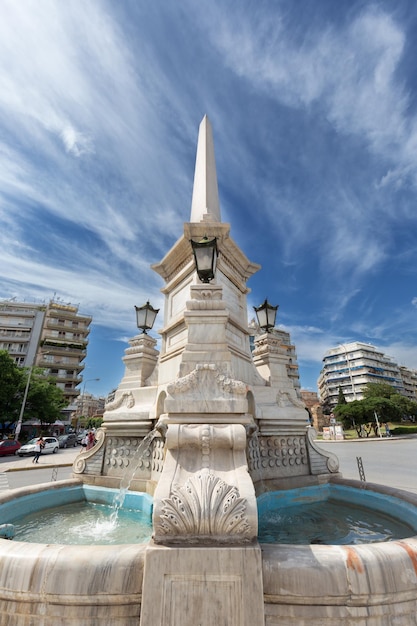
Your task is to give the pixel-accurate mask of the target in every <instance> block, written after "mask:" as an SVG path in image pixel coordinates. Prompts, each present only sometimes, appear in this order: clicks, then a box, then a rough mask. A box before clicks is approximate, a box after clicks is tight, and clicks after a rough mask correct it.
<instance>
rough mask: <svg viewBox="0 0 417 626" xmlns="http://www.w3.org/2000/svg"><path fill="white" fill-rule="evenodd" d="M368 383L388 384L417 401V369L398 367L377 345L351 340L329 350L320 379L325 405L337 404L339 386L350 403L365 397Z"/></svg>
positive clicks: (322, 400) (322, 401) (325, 356)
mask: <svg viewBox="0 0 417 626" xmlns="http://www.w3.org/2000/svg"><path fill="white" fill-rule="evenodd" d="M367 383H388V384H390V385H391V386H392V387H393V388H394V389H395V390H396V391H398V392H399V393H401V394H402V395H405V396H407V397H409V398H411V399H412V400H417V371H415V370H410V369H408V368H406V367H404V366H399V365H398V364H397V363H396V362H395V361H394V359H392V358H391V357H389V356H387V355H386V354H384V353H383V352H381V351H380V350H378V349H377V348H375V346H372V345H370V344H367V343H360V342H352V343H347V344H340V345H339V346H336V347H335V348H331V349H330V350H328V351H327V352H326V354H325V355H324V357H323V369H322V370H321V372H320V376H319V379H318V388H319V395H320V401H321V403H322V404H323V403H328V404H329V405H330V406H335V405H336V404H337V401H338V396H339V388H341V389H342V391H343V394H344V396H345V399H346V401H347V402H351V401H352V400H362V399H363V393H362V390H363V388H364V386H365V385H366V384H367Z"/></svg>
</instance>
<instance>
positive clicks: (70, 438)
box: [58, 433, 78, 448]
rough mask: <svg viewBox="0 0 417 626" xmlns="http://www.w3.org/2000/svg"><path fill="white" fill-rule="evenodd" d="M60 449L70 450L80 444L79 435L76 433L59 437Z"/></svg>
mask: <svg viewBox="0 0 417 626" xmlns="http://www.w3.org/2000/svg"><path fill="white" fill-rule="evenodd" d="M58 442H59V447H60V448H69V447H71V446H73V447H74V448H75V446H76V445H77V444H78V441H77V435H76V434H75V433H68V434H67V435H61V436H60V437H58Z"/></svg>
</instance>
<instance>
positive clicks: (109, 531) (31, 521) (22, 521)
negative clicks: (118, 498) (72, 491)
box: [13, 501, 152, 545]
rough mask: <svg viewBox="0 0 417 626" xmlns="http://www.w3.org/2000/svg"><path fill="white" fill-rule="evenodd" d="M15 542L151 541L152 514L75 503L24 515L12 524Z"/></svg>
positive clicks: (113, 542) (111, 542) (121, 542)
mask: <svg viewBox="0 0 417 626" xmlns="http://www.w3.org/2000/svg"><path fill="white" fill-rule="evenodd" d="M13 524H14V527H15V537H14V540H15V541H25V542H30V543H45V544H52V543H57V544H78V545H82V544H84V545H87V544H88V545H114V544H125V543H143V542H145V541H149V539H150V538H151V534H152V526H151V523H150V517H149V515H147V514H145V513H141V512H140V511H137V510H133V509H119V510H118V511H117V514H115V510H114V507H112V506H110V505H106V504H97V503H94V502H86V501H84V502H76V503H71V504H67V505H61V506H57V507H53V508H50V509H46V510H43V511H41V512H39V511H38V512H35V513H31V514H28V515H25V516H23V517H21V518H19V519H17V520H15V521H14V522H13Z"/></svg>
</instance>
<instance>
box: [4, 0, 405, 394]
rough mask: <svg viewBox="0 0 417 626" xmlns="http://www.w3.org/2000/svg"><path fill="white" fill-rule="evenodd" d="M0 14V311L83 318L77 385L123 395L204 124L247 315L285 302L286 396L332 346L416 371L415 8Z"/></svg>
mask: <svg viewBox="0 0 417 626" xmlns="http://www.w3.org/2000/svg"><path fill="white" fill-rule="evenodd" d="M0 18H1V19H0V251H1V252H0V260H1V263H0V276H1V279H0V297H1V298H4V299H7V298H11V297H16V298H17V299H24V300H27V301H33V300H46V301H48V300H49V299H50V298H52V297H55V298H59V299H61V300H62V301H64V302H71V303H78V304H79V305H80V310H81V312H82V313H86V314H91V315H93V317H94V323H93V328H92V332H91V336H90V345H89V355H88V358H87V360H86V369H85V371H84V379H85V381H86V386H87V390H88V391H91V392H92V393H94V394H96V395H97V394H107V393H108V392H109V391H110V390H111V389H112V388H113V387H115V386H117V384H118V383H119V381H120V379H121V377H122V375H123V371H124V367H123V363H122V361H121V358H122V356H123V354H124V350H125V348H126V347H127V343H126V341H127V339H128V338H129V337H132V336H133V335H134V334H136V327H135V317H134V308H133V307H134V305H135V304H136V305H142V304H144V303H145V302H146V300H148V299H150V301H151V302H152V304H153V305H154V306H155V307H157V308H158V307H162V306H163V296H162V294H161V293H160V289H161V288H162V286H163V284H162V280H161V278H160V277H159V276H158V275H157V274H156V273H155V272H153V271H152V270H151V269H150V265H151V264H152V263H156V262H158V261H160V260H161V259H162V257H163V256H164V255H165V253H166V252H167V251H168V250H169V249H170V247H171V246H172V245H173V243H174V242H175V241H176V240H177V239H178V237H179V236H181V234H182V232H183V223H184V222H187V221H189V218H190V209H191V195H192V183H193V174H194V163H195V151H196V142H197V133H198V126H199V124H200V121H201V119H202V118H203V116H204V114H207V115H208V117H209V118H210V121H211V124H212V127H213V134H214V143H215V151H216V162H217V176H218V183H219V195H220V204H221V212H222V219H223V221H224V222H229V223H230V224H231V236H232V237H233V239H234V240H235V241H236V243H237V244H238V245H239V246H240V247H241V248H242V250H243V251H244V252H245V254H246V255H247V256H248V257H249V259H250V260H251V261H253V262H255V263H260V264H261V265H262V270H261V271H260V272H258V273H257V274H255V276H253V277H252V278H251V279H250V281H249V283H248V286H249V287H250V288H251V289H252V291H251V293H250V294H249V296H248V319H250V318H251V317H252V306H253V305H259V304H260V303H261V302H263V300H264V299H265V297H267V298H268V300H269V301H270V302H271V303H272V304H279V305H280V308H279V311H278V317H277V324H278V325H280V326H281V327H283V328H285V329H286V330H288V331H289V332H290V333H291V338H292V340H293V343H295V345H296V348H297V354H298V360H299V365H300V375H301V385H302V387H303V388H306V389H311V390H315V389H316V381H317V377H318V375H319V372H320V368H321V360H322V357H323V355H324V353H325V351H326V350H327V349H329V348H330V347H333V346H335V345H337V344H338V343H341V342H348V341H365V342H369V343H371V344H373V345H376V346H378V347H379V348H381V349H383V350H384V351H385V352H386V353H387V354H389V355H391V356H393V357H394V358H396V359H397V360H398V361H399V363H400V364H404V365H406V366H408V367H411V368H417V350H416V346H417V338H416V312H417V311H416V309H417V285H416V273H417V210H416V209H417V207H416V199H417V194H416V190H417V83H416V58H417V37H416V32H417V4H416V3H415V1H414V0H395V1H394V0H390V1H385V2H384V1H376V2H368V1H366V0H361V1H359V0H358V1H355V0H337V1H336V0H275V1H272V0H268V1H267V0H253V1H252V0H239V2H236V1H232V0H210V2H208V1H207V2H197V1H196V0H182V1H181V2H172V1H171V0H153V1H152V2H149V1H148V0H121V1H119V2H116V1H115V0H109V1H105V0H94V1H89V0H67V1H65V2H62V1H59V0H21V1H20V2H16V1H15V0H0ZM158 321H159V327H160V326H161V325H162V316H160V318H159V320H157V322H156V325H155V328H158ZM154 336H156V333H154ZM94 378H100V381H99V382H97V381H93V380H90V379H94Z"/></svg>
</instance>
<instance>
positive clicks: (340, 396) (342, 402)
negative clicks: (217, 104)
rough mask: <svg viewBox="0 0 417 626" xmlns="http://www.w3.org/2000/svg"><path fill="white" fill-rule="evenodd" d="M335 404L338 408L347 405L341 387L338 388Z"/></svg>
mask: <svg viewBox="0 0 417 626" xmlns="http://www.w3.org/2000/svg"><path fill="white" fill-rule="evenodd" d="M337 404H338V406H340V405H343V404H347V402H346V398H345V394H344V393H343V389H342V388H341V387H339V396H338V398H337Z"/></svg>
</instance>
